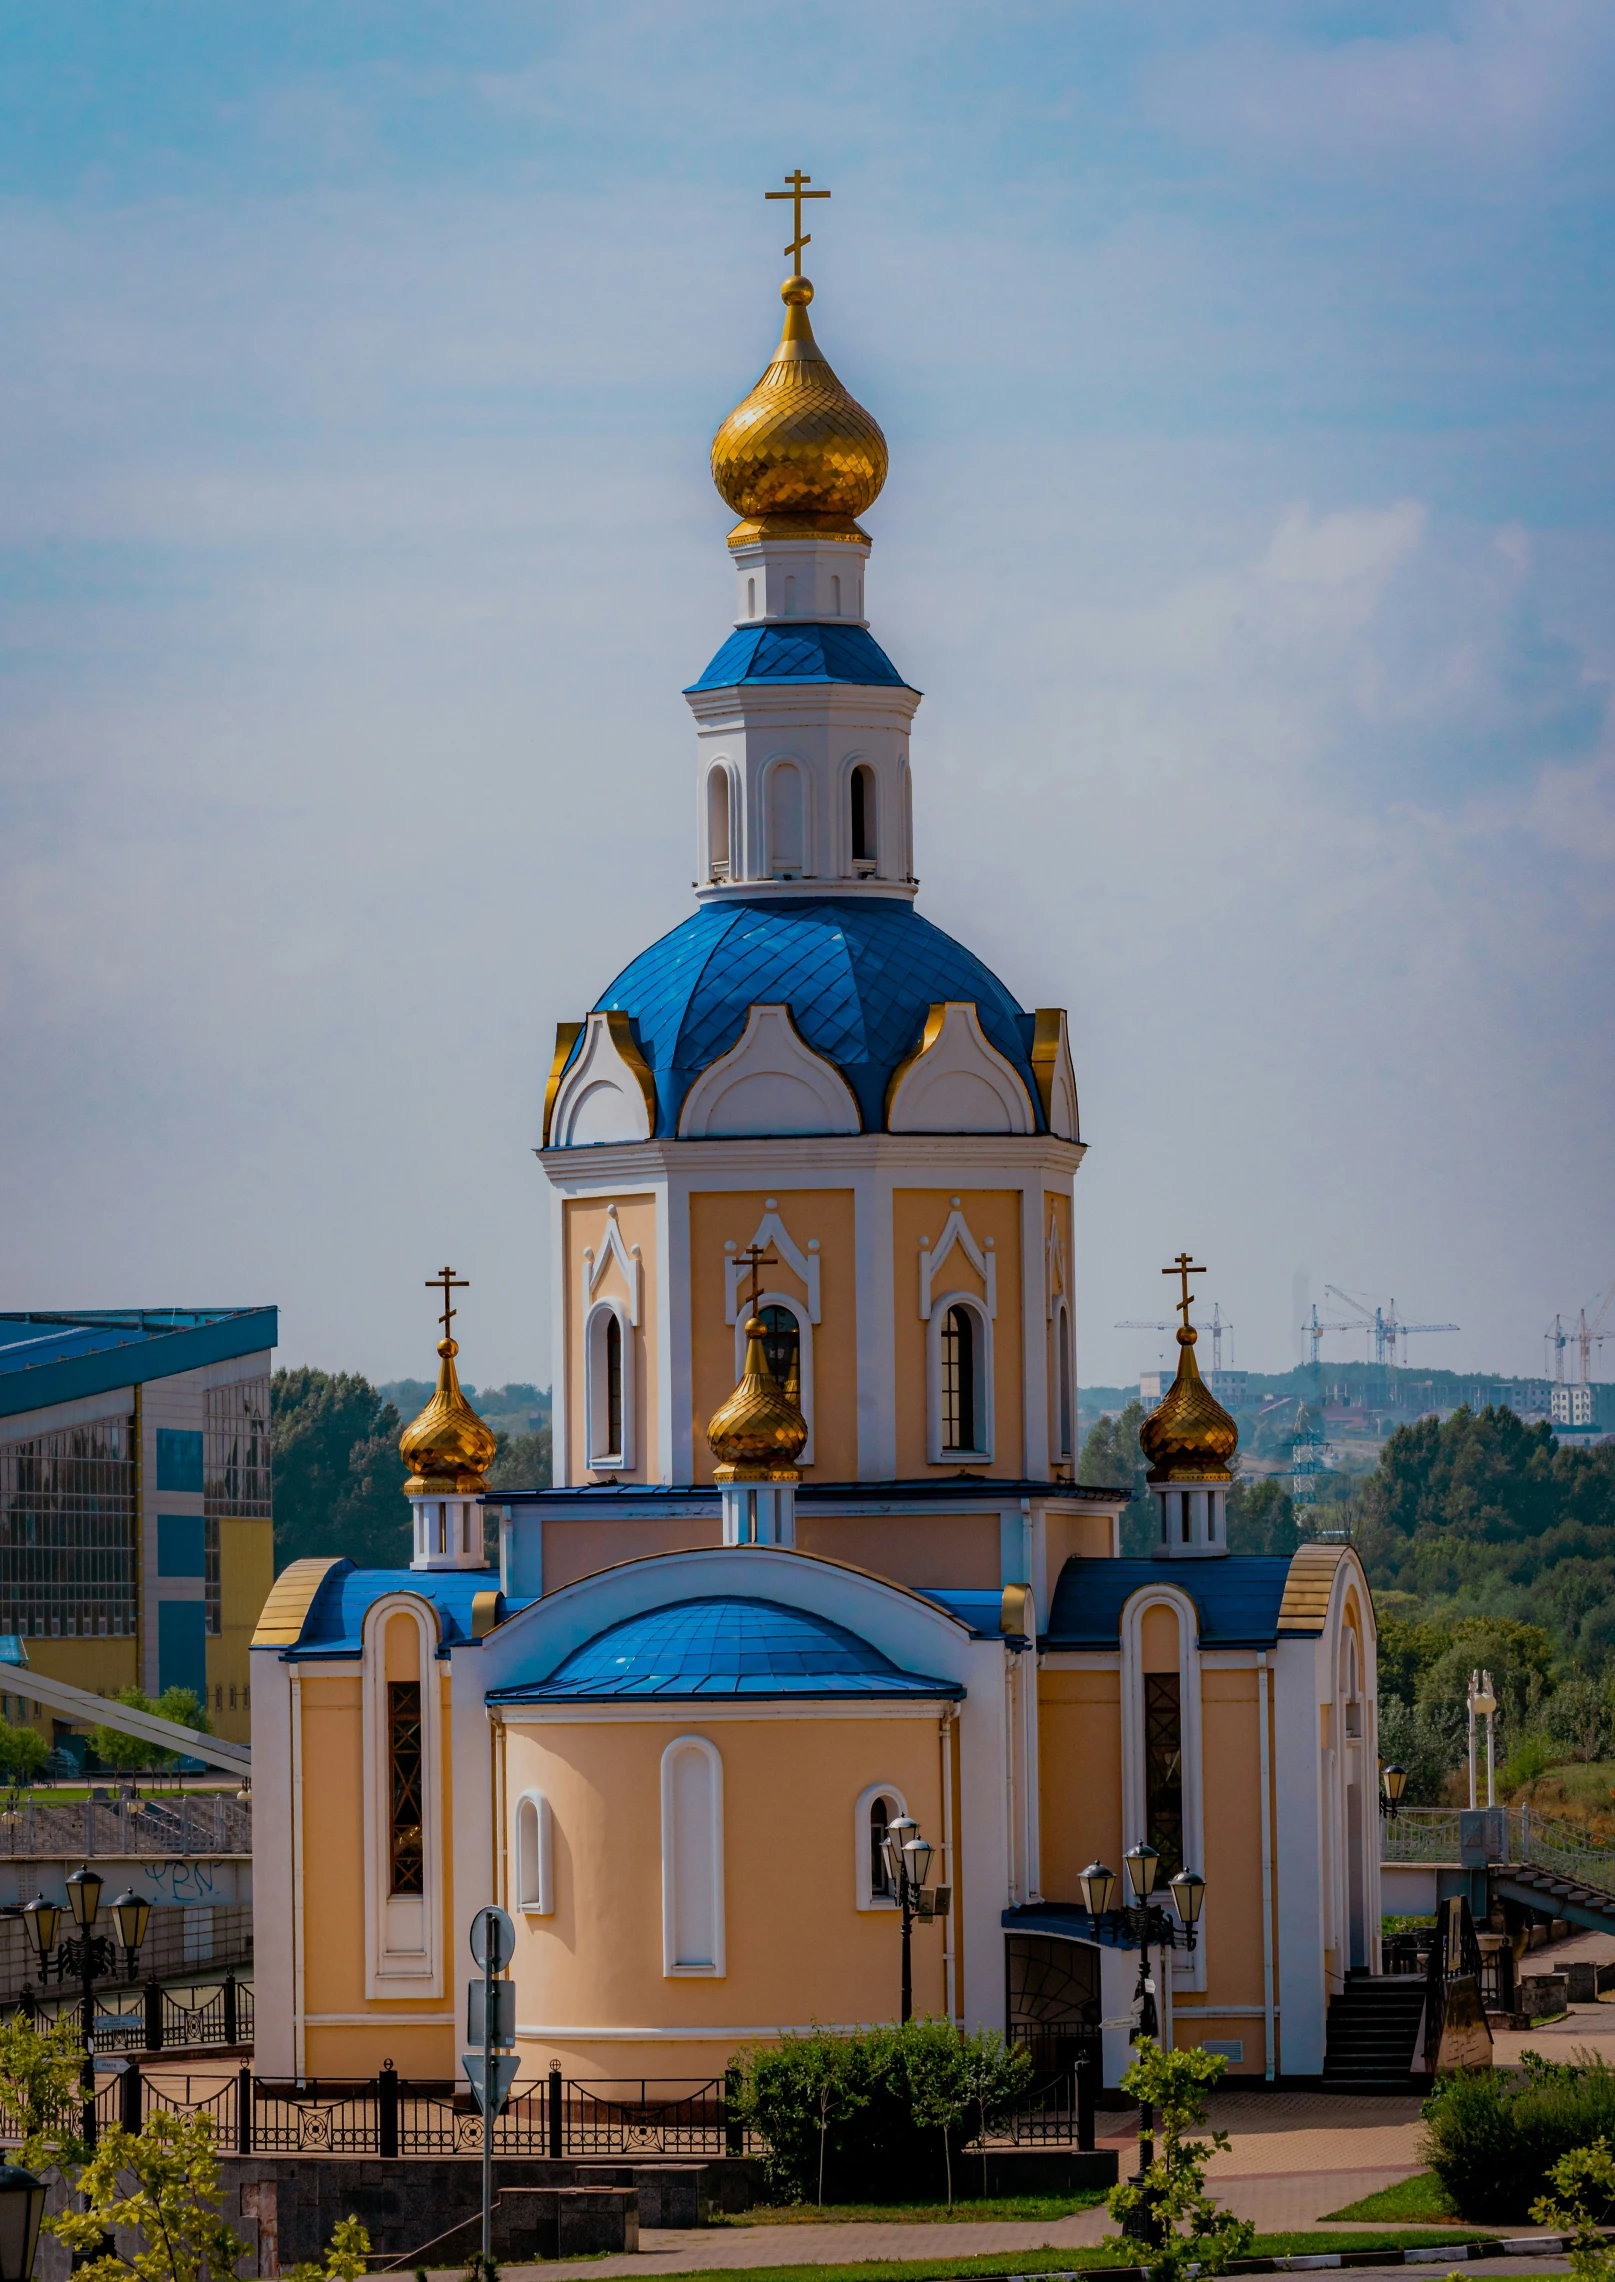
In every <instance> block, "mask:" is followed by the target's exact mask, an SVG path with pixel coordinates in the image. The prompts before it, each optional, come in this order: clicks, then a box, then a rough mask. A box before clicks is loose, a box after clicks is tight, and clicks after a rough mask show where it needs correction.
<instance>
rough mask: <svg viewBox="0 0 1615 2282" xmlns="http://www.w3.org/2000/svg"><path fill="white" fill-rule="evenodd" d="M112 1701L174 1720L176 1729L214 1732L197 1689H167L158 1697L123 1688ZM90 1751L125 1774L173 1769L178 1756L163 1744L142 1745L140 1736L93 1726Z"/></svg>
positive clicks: (120, 1729)
mask: <svg viewBox="0 0 1615 2282" xmlns="http://www.w3.org/2000/svg"><path fill="white" fill-rule="evenodd" d="M112 1701H113V1702H114V1703H115V1704H127V1705H128V1707H129V1709H130V1710H131V1711H143V1712H150V1713H152V1714H153V1715H154V1717H156V1718H157V1719H171V1720H172V1721H173V1722H174V1725H175V1726H176V1727H191V1728H195V1730H196V1731H197V1733H198V1734H199V1735H211V1734H212V1733H213V1721H212V1718H211V1716H210V1715H209V1712H208V1708H207V1706H206V1704H204V1703H203V1702H202V1701H201V1699H200V1698H199V1697H198V1695H197V1694H196V1691H195V1689H194V1688H165V1689H164V1690H163V1692H162V1694H161V1695H160V1696H157V1697H155V1698H154V1697H151V1696H148V1695H147V1694H145V1692H144V1691H143V1690H142V1689H140V1688H120V1689H119V1690H118V1692H117V1694H116V1695H115V1696H114V1697H113V1699H112ZM90 1748H91V1749H92V1750H93V1751H94V1753H95V1755H96V1757H97V1758H98V1759H99V1760H100V1761H101V1763H102V1765H103V1766H105V1767H111V1768H114V1769H117V1770H120V1771H122V1772H125V1773H127V1772H128V1771H129V1770H130V1769H132V1768H136V1767H171V1766H172V1765H173V1764H174V1761H175V1759H176V1757H177V1756H178V1754H177V1753H175V1752H173V1751H169V1750H167V1749H165V1747H164V1746H163V1745H162V1744H160V1743H143V1742H142V1741H141V1739H140V1737H139V1736H138V1735H126V1734H125V1733H124V1731H123V1729H122V1728H121V1727H92V1728H91V1730H90Z"/></svg>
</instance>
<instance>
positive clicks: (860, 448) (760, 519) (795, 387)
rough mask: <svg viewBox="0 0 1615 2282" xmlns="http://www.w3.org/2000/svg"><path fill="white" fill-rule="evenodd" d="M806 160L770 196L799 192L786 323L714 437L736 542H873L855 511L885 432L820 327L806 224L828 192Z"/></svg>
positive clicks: (784, 294)
mask: <svg viewBox="0 0 1615 2282" xmlns="http://www.w3.org/2000/svg"><path fill="white" fill-rule="evenodd" d="M812 179H813V178H812V176H811V175H807V174H804V173H803V172H802V170H801V168H800V167H798V168H796V170H795V171H794V173H792V174H788V175H787V176H786V177H785V180H786V183H787V185H788V186H789V187H788V188H786V189H784V190H768V191H765V192H764V193H763V195H764V197H765V198H789V199H791V200H792V201H793V210H794V213H795V220H796V228H795V231H794V233H793V235H792V238H791V242H790V244H789V245H788V246H787V247H786V248H785V252H786V254H787V255H788V256H789V258H790V260H791V262H792V264H793V265H794V266H793V269H792V273H791V275H790V276H789V277H788V278H787V279H786V280H785V283H784V284H783V285H782V286H781V287H780V298H781V300H782V301H783V302H784V303H785V326H784V330H783V332H782V333H781V334H780V339H779V346H778V348H776V349H775V351H774V354H773V358H772V360H771V361H770V363H769V366H768V369H767V371H766V372H765V373H764V374H763V376H762V378H761V379H760V380H759V381H758V383H757V385H756V387H755V388H754V389H753V390H752V392H751V394H750V395H749V396H747V397H746V398H744V399H743V401H742V402H741V403H739V404H737V405H736V406H735V408H734V410H733V411H732V412H731V413H730V414H729V417H728V418H727V419H726V420H725V421H724V423H723V425H722V426H721V427H720V428H719V430H718V433H717V434H716V435H715V436H714V437H713V439H712V480H713V482H714V483H715V484H716V485H717V487H718V490H719V492H720V493H721V494H722V496H723V498H724V500H725V501H726V502H727V504H728V505H729V506H730V507H732V508H733V509H734V511H735V513H736V514H737V515H738V516H740V518H741V520H740V522H739V523H738V524H737V525H736V526H735V528H734V530H732V531H731V532H730V534H729V544H730V546H731V547H744V546H747V545H750V544H752V543H753V542H755V541H756V540H758V539H832V540H834V539H840V540H851V541H853V542H854V543H862V544H864V545H867V544H868V535H867V533H865V532H863V531H861V530H860V529H859V528H858V524H857V522H856V520H855V518H856V517H858V516H859V515H861V514H862V513H863V512H864V510H865V509H866V508H867V507H871V506H873V505H874V502H875V500H876V499H877V498H878V497H879V495H880V489H881V486H882V485H883V484H884V483H885V481H886V467H887V456H886V439H885V437H884V436H883V435H882V434H881V432H880V429H879V427H878V425H877V424H876V422H875V421H874V420H873V419H871V417H870V415H869V414H868V413H867V412H866V411H865V410H864V408H863V406H862V405H861V404H859V403H858V402H857V401H856V400H855V399H854V398H853V397H852V396H850V395H849V394H848V392H847V391H846V389H845V388H843V387H842V385H841V383H840V381H839V380H838V379H837V378H836V376H835V374H834V372H832V371H831V369H830V365H829V363H828V361H827V360H826V358H825V356H824V354H823V352H822V350H821V349H820V347H819V344H818V342H817V341H816V340H815V339H814V338H813V327H812V326H811V325H810V324H809V322H808V313H807V312H808V303H809V302H810V301H811V300H812V299H813V287H812V284H811V283H810V282H809V280H808V279H807V278H806V277H804V276H803V275H802V272H801V264H800V256H801V253H802V250H803V248H804V247H805V246H809V245H811V244H812V242H813V241H812V236H811V234H810V233H807V232H804V230H803V228H802V201H803V200H804V199H805V198H828V197H829V196H830V193H829V191H828V190H809V189H808V188H806V185H807V184H808V183H809V182H811V181H812Z"/></svg>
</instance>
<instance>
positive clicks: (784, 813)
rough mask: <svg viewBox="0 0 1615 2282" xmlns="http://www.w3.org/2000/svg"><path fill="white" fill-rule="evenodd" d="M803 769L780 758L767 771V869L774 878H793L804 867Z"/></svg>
mask: <svg viewBox="0 0 1615 2282" xmlns="http://www.w3.org/2000/svg"><path fill="white" fill-rule="evenodd" d="M803 838H804V834H803V820H802V772H801V770H800V769H799V768H797V766H796V765H795V763H794V762H792V761H781V762H780V763H778V765H777V766H776V767H774V768H772V769H770V770H769V772H768V869H769V872H770V873H771V874H772V876H773V877H774V878H775V879H792V878H794V877H795V876H796V874H797V873H798V872H800V871H801V869H802V847H803Z"/></svg>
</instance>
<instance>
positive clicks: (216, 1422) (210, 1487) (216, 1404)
mask: <svg viewBox="0 0 1615 2282" xmlns="http://www.w3.org/2000/svg"><path fill="white" fill-rule="evenodd" d="M273 1510H274V1509H273V1507H272V1505H271V1503H270V1479H269V1381H268V1380H267V1379H237V1380H236V1381H235V1382H234V1383H233V1384H232V1385H230V1386H227V1387H209V1389H208V1391H207V1411H206V1415H205V1417H204V1420H203V1435H202V1514H203V1523H202V1534H203V1559H204V1563H205V1568H204V1574H205V1576H206V1579H207V1628H208V1631H209V1632H210V1633H213V1634H217V1632H218V1630H219V1626H220V1623H221V1621H222V1615H223V1600H222V1594H221V1591H220V1581H219V1541H220V1530H219V1523H220V1521H221V1520H223V1519H225V1518H226V1517H228V1518H230V1519H232V1520H246V1521H267V1520H268V1519H269V1518H270V1516H271V1514H272V1512H273Z"/></svg>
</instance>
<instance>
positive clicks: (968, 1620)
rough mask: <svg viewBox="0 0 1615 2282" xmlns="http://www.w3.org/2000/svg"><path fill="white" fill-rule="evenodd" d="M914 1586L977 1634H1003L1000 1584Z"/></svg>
mask: <svg viewBox="0 0 1615 2282" xmlns="http://www.w3.org/2000/svg"><path fill="white" fill-rule="evenodd" d="M994 1487H995V1488H996V1487H997V1485H996V1483H995V1484H994ZM914 1590H915V1591H916V1592H917V1593H923V1594H924V1595H925V1597H926V1599H927V1600H928V1601H935V1602H936V1604H937V1606H938V1608H945V1609H946V1610H947V1612H948V1614H949V1616H956V1617H957V1618H958V1619H959V1622H960V1623H961V1624H968V1625H969V1627H970V1629H971V1631H972V1632H973V1633H975V1634H976V1635H977V1637H978V1638H991V1639H994V1640H996V1639H998V1638H1000V1637H1001V1635H1002V1632H1003V1615H1004V1591H1003V1587H1002V1586H1001V1585H994V1586H992V1587H991V1588H990V1589H988V1590H985V1591H983V1590H979V1589H978V1588H976V1587H974V1586H970V1587H963V1586H957V1585H916V1586H915V1588H914Z"/></svg>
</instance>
